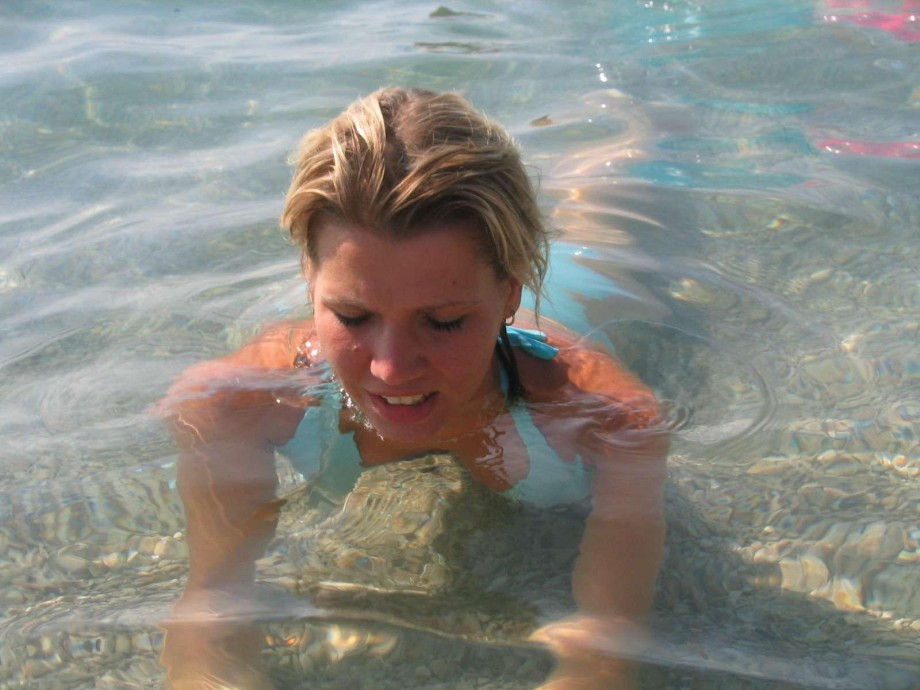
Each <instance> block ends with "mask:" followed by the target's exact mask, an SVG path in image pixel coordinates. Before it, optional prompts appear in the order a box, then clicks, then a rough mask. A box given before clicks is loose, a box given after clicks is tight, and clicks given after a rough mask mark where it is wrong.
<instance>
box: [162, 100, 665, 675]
mask: <svg viewBox="0 0 920 690" xmlns="http://www.w3.org/2000/svg"><path fill="white" fill-rule="evenodd" d="M282 224H283V226H284V227H285V228H287V229H288V230H289V231H290V234H291V237H292V239H293V241H294V242H295V243H297V244H298V245H299V246H300V247H301V249H302V257H303V269H304V273H305V275H306V278H307V282H308V285H309V294H310V298H311V302H312V306H313V317H312V319H310V320H308V321H304V322H286V323H282V324H276V325H273V326H271V327H269V328H268V329H267V330H265V332H264V333H263V334H262V335H260V336H259V337H257V338H256V339H255V340H253V341H252V342H250V343H248V344H246V345H244V346H243V347H242V348H241V349H240V350H238V351H237V352H235V353H233V354H230V355H227V356H225V357H222V358H220V359H217V360H214V361H210V362H206V363H203V364H199V365H196V366H194V367H192V368H190V369H189V370H188V371H186V372H185V373H184V374H183V375H182V377H180V379H179V380H178V381H177V383H176V384H175V385H174V386H173V388H172V389H171V391H170V394H169V395H168V396H167V399H166V401H165V402H164V404H163V409H164V411H165V414H167V415H168V418H169V420H170V424H171V428H172V430H173V433H174V435H175V437H176V439H177V442H178V445H179V448H180V461H179V490H180V494H181V497H182V500H183V504H184V506H185V510H186V517H187V522H188V525H187V541H188V545H189V553H190V575H189V579H188V582H187V585H186V589H185V592H184V594H183V597H182V599H181V600H180V602H179V603H178V604H177V606H176V609H175V620H174V621H173V622H172V623H169V624H167V625H166V626H165V627H166V628H167V639H166V648H165V651H164V656H163V659H164V664H165V665H166V666H167V668H168V675H169V681H170V684H171V687H173V688H192V687H202V688H203V687H245V688H256V687H257V688H262V687H271V685H270V683H269V681H268V679H267V676H266V675H265V673H264V672H262V671H260V670H259V668H258V664H257V663H256V662H255V661H254V660H253V653H252V650H253V649H258V631H257V630H255V629H253V628H246V627H245V626H242V627H240V628H239V629H238V630H237V631H236V632H234V633H232V634H230V633H228V632H227V631H226V630H225V629H224V630H220V628H221V624H220V623H219V622H218V621H219V618H220V617H221V615H222V613H223V612H224V611H225V610H227V609H229V608H232V606H234V605H239V602H240V601H244V600H245V599H246V597H247V596H248V595H247V593H248V592H250V591H251V588H252V586H253V582H254V578H255V561H256V560H257V559H258V558H260V557H261V556H262V555H263V553H264V551H265V549H266V546H267V545H268V543H269V541H270V540H271V539H272V537H273V535H274V533H275V529H276V526H277V520H278V514H279V509H280V506H281V504H282V503H283V501H280V500H278V498H277V496H276V490H277V487H278V478H277V472H276V469H275V464H274V463H275V451H276V450H277V449H279V448H280V449H282V450H283V451H284V452H286V453H287V454H288V455H289V457H291V459H292V462H294V464H295V466H297V468H298V469H299V470H300V471H301V472H302V473H303V474H304V475H305V476H306V477H308V478H310V476H311V475H315V474H317V473H322V472H325V471H330V470H329V468H328V467H326V466H325V465H324V464H323V462H322V461H318V460H316V459H315V458H316V457H319V456H320V455H322V453H319V452H317V451H316V449H322V448H326V449H329V448H332V449H333V451H332V460H331V462H332V464H334V465H339V466H345V465H349V464H350V465H353V466H354V467H355V468H357V469H356V470H355V471H356V472H358V473H360V471H362V470H366V469H367V468H374V467H378V466H381V465H386V464H388V463H397V462H400V461H404V460H406V459H411V458H418V457H419V456H422V455H425V454H429V453H432V452H437V453H440V454H446V455H449V456H451V457H452V458H453V460H454V461H455V462H456V463H458V464H459V465H460V466H462V467H463V468H464V471H465V472H468V475H469V477H471V479H472V481H474V482H476V483H478V484H479V485H481V486H484V487H488V490H490V491H492V492H496V493H499V494H505V495H507V496H508V497H509V500H513V501H520V502H523V503H525V504H526V503H529V504H532V505H535V506H538V507H541V508H542V507H545V508H547V509H549V508H551V507H553V506H557V505H561V504H565V503H569V502H579V501H583V502H585V503H586V504H588V505H590V512H589V513H588V515H587V518H586V522H585V529H584V533H583V537H582V541H581V544H580V549H579V553H578V557H577V559H576V560H575V564H574V568H573V572H572V576H571V587H572V594H573V597H574V601H575V604H576V606H577V610H575V611H573V612H572V613H571V615H570V616H568V617H567V618H564V619H562V620H557V621H552V622H547V624H545V625H543V626H542V627H541V628H539V629H538V630H535V631H534V632H533V639H534V640H537V641H540V642H543V643H544V644H546V645H548V646H549V647H550V648H551V649H552V650H553V652H554V653H555V655H556V658H557V665H556V668H555V670H554V672H553V674H552V675H551V676H550V678H549V679H548V680H547V681H546V683H545V684H544V685H543V686H541V687H543V688H546V689H550V688H552V689H556V690H559V689H563V688H579V689H581V690H585V689H590V688H609V687H621V686H623V685H624V684H625V683H626V681H627V679H628V676H629V668H630V665H629V663H628V661H626V660H624V659H618V658H615V657H613V656H611V655H605V654H602V653H599V652H597V651H595V649H596V645H597V643H598V641H602V642H603V643H606V644H609V643H611V642H610V641H611V640H613V641H616V640H628V641H629V640H631V641H635V640H636V639H638V638H641V636H642V630H643V628H642V618H643V616H644V615H645V614H646V613H647V611H648V609H649V607H650V605H651V603H652V599H653V594H654V584H655V579H656V574H657V572H658V568H659V563H660V558H661V552H662V546H663V539H664V519H663V511H662V485H663V481H664V474H665V468H664V464H665V463H664V459H665V456H666V452H667V443H668V440H667V435H666V433H665V432H664V429H663V425H662V424H661V422H660V420H659V411H658V407H657V404H656V401H655V399H654V397H653V395H652V394H651V393H650V392H649V391H648V389H646V388H645V387H644V386H643V385H642V384H641V383H640V382H639V381H638V380H637V379H636V378H635V377H634V376H633V375H631V374H630V373H629V372H627V371H626V370H625V369H624V368H623V367H622V366H621V365H620V364H619V363H618V362H617V361H615V360H614V359H613V358H612V357H611V356H610V355H608V354H606V353H604V352H602V351H600V350H598V349H594V348H592V347H590V346H588V345H586V344H584V343H583V342H582V341H581V340H580V339H579V338H578V337H577V336H575V335H574V334H572V333H570V332H567V331H566V330H565V329H564V328H562V327H559V326H555V325H551V324H540V325H541V326H543V327H544V331H537V330H534V329H535V328H536V326H537V325H538V324H537V322H536V314H529V315H524V314H522V313H521V312H520V311H519V310H520V306H521V299H522V293H523V291H524V290H525V289H529V290H530V291H531V292H532V293H533V295H535V296H536V298H537V305H538V306H539V296H540V294H541V292H542V288H543V285H542V282H543V277H544V275H545V274H546V270H547V262H548V249H549V236H548V233H547V231H546V230H545V228H544V225H543V223H542V221H541V218H540V214H539V212H538V209H537V203H536V199H535V194H534V191H533V188H532V185H531V183H530V181H529V179H528V177H527V174H526V172H525V169H524V167H523V165H522V163H521V160H520V156H519V153H518V151H517V149H516V147H515V146H514V143H513V142H512V140H511V139H510V137H509V136H508V134H507V133H506V132H505V131H504V129H503V128H502V127H501V126H499V125H498V124H497V123H495V122H493V121H491V120H489V119H487V118H486V117H484V116H482V115H481V114H479V113H478V112H476V111H475V110H474V109H473V108H472V107H471V106H470V104H469V103H467V102H466V101H465V100H463V99H462V98H460V97H458V96H456V95H453V94H447V93H440V94H439V93H433V92H429V91H423V90H415V89H401V88H385V89H382V90H380V91H377V92H375V93H373V94H371V95H370V96H367V97H366V98H363V99H361V100H359V101H357V102H356V103H354V104H353V105H351V106H350V107H349V108H348V109H347V110H346V111H345V112H344V113H342V114H341V115H340V116H338V117H337V118H335V119H334V120H332V121H331V122H330V123H328V124H327V125H325V126H324V127H322V128H320V129H317V130H314V131H311V132H309V133H308V134H307V136H306V137H305V138H304V140H303V142H302V143H301V146H300V149H299V152H298V154H297V159H296V168H295V172H294V177H293V181H292V183H291V187H290V190H289V192H288V196H287V203H286V207H285V209H284V213H283V216H282ZM522 322H523V325H525V326H527V328H520V327H519V326H520V325H521V323H522ZM513 324H516V325H513ZM317 368H326V369H328V371H329V372H330V378H329V381H330V383H331V384H333V385H334V387H335V389H336V391H337V392H338V394H337V395H333V396H315V395H310V394H306V395H305V394H304V393H303V390H304V385H303V381H304V380H305V379H304V375H305V374H306V373H309V372H315V371H316V370H317ZM330 398H331V399H333V400H334V402H333V403H332V404H330V401H329V400H330ZM330 411H331V412H330ZM323 420H325V421H323ZM317 436H320V437H317ZM311 449H312V450H311ZM311 455H312V456H313V457H308V456H311ZM326 457H329V455H328V453H327V454H326ZM333 469H334V468H333ZM209 626H211V627H210V628H209ZM224 627H226V624H224ZM614 644H615V642H614ZM209 646H210V648H209ZM216 647H219V648H220V650H221V651H220V653H219V654H215V653H214V649H215V648H216ZM231 659H232V660H233V662H232V663H231V662H230V661H228V660H231Z"/></svg>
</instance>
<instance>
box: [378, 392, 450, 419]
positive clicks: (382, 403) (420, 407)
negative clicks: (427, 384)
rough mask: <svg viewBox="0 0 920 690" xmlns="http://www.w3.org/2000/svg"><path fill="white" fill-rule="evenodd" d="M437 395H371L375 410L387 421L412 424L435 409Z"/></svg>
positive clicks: (425, 417)
mask: <svg viewBox="0 0 920 690" xmlns="http://www.w3.org/2000/svg"><path fill="white" fill-rule="evenodd" d="M437 397H438V394H437V393H418V394H416V395H377V394H371V395H370V399H371V406H372V408H373V410H374V412H376V413H377V414H378V415H380V417H382V418H383V419H385V420H386V421H388V422H390V423H396V424H411V423H417V422H421V421H423V420H425V419H427V418H428V415H429V414H430V413H431V411H432V410H433V409H434V406H435V402H436V400H437Z"/></svg>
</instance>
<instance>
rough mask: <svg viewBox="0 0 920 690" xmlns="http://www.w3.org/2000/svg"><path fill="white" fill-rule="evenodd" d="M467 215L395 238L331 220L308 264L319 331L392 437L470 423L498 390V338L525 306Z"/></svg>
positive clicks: (342, 378) (446, 434)
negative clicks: (486, 255)
mask: <svg viewBox="0 0 920 690" xmlns="http://www.w3.org/2000/svg"><path fill="white" fill-rule="evenodd" d="M471 232H472V229H471V227H470V226H469V225H467V224H466V223H463V222H456V223H453V222H447V223H443V224H437V225H433V226H431V227H430V228H424V229H423V231H422V232H419V233H417V234H415V235H414V236H412V237H411V238H409V239H400V240H394V239H389V238H385V237H382V236H380V235H377V234H374V233H371V232H369V231H367V230H364V229H363V228H361V227H359V226H355V225H351V224H349V223H346V222H343V221H339V220H332V219H327V220H324V221H323V222H322V223H321V224H320V226H319V227H318V228H317V231H316V234H315V240H316V249H317V252H316V255H317V262H316V263H315V264H311V265H310V266H309V268H308V278H309V280H310V286H311V294H312V296H313V307H314V319H315V325H316V333H317V337H318V339H319V342H320V346H321V347H322V350H323V354H324V356H325V358H326V359H327V361H328V362H329V363H330V365H331V366H332V369H333V371H334V372H335V374H336V376H337V377H338V379H339V382H340V383H341V385H342V387H343V388H344V389H345V391H346V392H347V393H348V395H349V396H350V397H351V399H352V400H353V401H354V403H355V404H356V405H357V406H358V407H359V408H360V409H361V411H362V412H363V413H364V414H365V416H366V417H367V419H368V421H369V422H370V423H371V425H372V426H373V427H374V428H375V429H376V431H377V432H378V433H379V434H380V435H381V436H382V437H383V438H385V439H387V440H390V441H394V442H402V443H414V442H433V441H437V440H439V439H440V440H447V439H449V438H451V437H453V436H456V435H459V434H461V433H464V432H466V431H470V430H471V426H472V425H474V424H475V423H476V420H478V419H480V418H481V413H482V410H483V406H484V405H485V402H486V400H487V398H488V397H489V396H490V395H491V394H494V393H495V392H496V391H497V390H498V369H497V364H496V362H495V344H496V339H497V337H498V333H499V330H500V328H501V324H502V321H503V320H504V319H506V318H507V317H508V316H510V315H511V314H512V313H513V312H514V311H515V310H516V309H517V308H518V306H519V305H520V300H521V285H520V283H519V282H518V281H516V280H514V279H510V278H506V279H499V278H498V277H497V276H496V275H495V271H494V270H493V269H492V268H491V267H490V266H489V265H488V264H487V263H485V260H484V259H483V258H482V257H481V252H480V251H478V250H477V247H476V243H475V242H474V240H473V237H472V235H471Z"/></svg>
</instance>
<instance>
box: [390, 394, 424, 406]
mask: <svg viewBox="0 0 920 690" xmlns="http://www.w3.org/2000/svg"><path fill="white" fill-rule="evenodd" d="M428 395H430V394H424V393H423V394H421V395H401V396H398V397H390V396H388V395H381V396H380V397H381V398H383V399H384V400H385V401H386V402H387V404H388V405H418V404H419V403H420V402H424V400H425V398H427V397H428Z"/></svg>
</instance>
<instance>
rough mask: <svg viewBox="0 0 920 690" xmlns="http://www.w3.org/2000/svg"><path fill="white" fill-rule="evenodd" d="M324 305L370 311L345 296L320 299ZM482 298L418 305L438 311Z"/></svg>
mask: <svg viewBox="0 0 920 690" xmlns="http://www.w3.org/2000/svg"><path fill="white" fill-rule="evenodd" d="M320 301H321V302H322V303H323V304H324V305H326V306H331V307H351V308H352V309H359V310H363V311H372V310H369V309H368V308H367V306H366V305H365V304H363V303H362V302H359V301H358V300H353V299H349V298H347V297H342V298H339V297H328V298H324V299H322V300H320ZM481 301H482V300H472V301H463V300H445V301H444V302H437V303H435V304H426V305H423V306H422V307H420V311H438V310H440V309H454V308H461V309H462V308H470V307H475V306H477V305H479V304H480V303H481Z"/></svg>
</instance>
